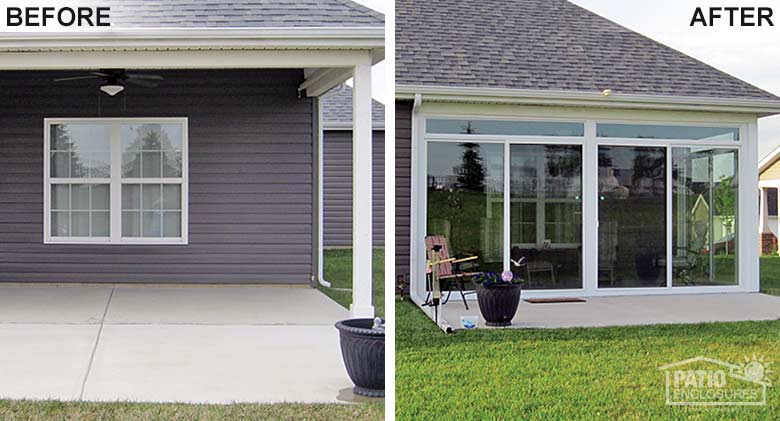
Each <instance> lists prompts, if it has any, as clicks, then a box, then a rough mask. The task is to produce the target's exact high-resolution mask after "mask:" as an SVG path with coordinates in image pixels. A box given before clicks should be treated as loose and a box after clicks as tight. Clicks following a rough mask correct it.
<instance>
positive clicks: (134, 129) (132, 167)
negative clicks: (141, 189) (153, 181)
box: [122, 124, 183, 178]
mask: <svg viewBox="0 0 780 421" xmlns="http://www.w3.org/2000/svg"><path fill="white" fill-rule="evenodd" d="M182 136H183V134H182V126H181V125H180V124H133V125H123V126H122V162H123V176H124V177H145V178H157V177H176V178H179V177H181V168H182V165H181V161H182Z"/></svg>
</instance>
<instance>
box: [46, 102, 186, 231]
mask: <svg viewBox="0 0 780 421" xmlns="http://www.w3.org/2000/svg"><path fill="white" fill-rule="evenodd" d="M141 123H145V124H178V125H181V127H182V177H181V178H122V139H121V125H122V124H141ZM43 124H44V148H43V149H44V155H43V160H44V176H43V184H44V185H43V196H44V212H43V213H44V215H43V226H44V233H43V242H44V244H109V245H111V244H135V245H142V244H170V245H187V244H188V243H189V133H188V126H189V124H188V119H187V118H186V117H165V118H160V117H150V118H142V117H133V118H46V119H44V123H43ZM56 124H100V125H107V126H110V127H111V131H110V144H111V146H110V154H111V155H110V160H111V174H110V177H109V178H57V179H54V178H51V160H50V152H51V138H50V136H51V126H52V125H56ZM57 184H64V185H70V184H108V185H109V186H110V189H109V194H110V197H109V203H110V208H109V211H110V236H109V237H56V236H52V235H51V213H52V209H51V186H52V185H57ZM124 184H175V185H180V186H181V194H182V197H181V237H176V238H173V237H162V238H150V237H132V238H129V237H123V236H122V190H121V189H122V186H123V185H124Z"/></svg>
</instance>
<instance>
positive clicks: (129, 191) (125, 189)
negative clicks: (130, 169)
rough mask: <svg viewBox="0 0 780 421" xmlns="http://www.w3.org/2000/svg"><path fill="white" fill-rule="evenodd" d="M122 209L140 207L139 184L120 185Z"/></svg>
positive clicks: (138, 208)
mask: <svg viewBox="0 0 780 421" xmlns="http://www.w3.org/2000/svg"><path fill="white" fill-rule="evenodd" d="M122 209H137V210H140V209H141V185H140V184H123V185H122Z"/></svg>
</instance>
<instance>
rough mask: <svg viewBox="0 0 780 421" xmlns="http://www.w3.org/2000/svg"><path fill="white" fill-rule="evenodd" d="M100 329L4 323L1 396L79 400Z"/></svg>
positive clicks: (0, 335) (0, 332)
mask: <svg viewBox="0 0 780 421" xmlns="http://www.w3.org/2000/svg"><path fill="white" fill-rule="evenodd" d="M99 328H100V326H99V325H63V324H60V325H42V324H22V323H19V324H0V355H2V358H0V397H1V398H8V399H58V400H74V399H78V398H79V395H80V393H81V385H82V382H83V381H84V376H85V375H86V372H87V367H88V366H89V359H90V356H91V355H92V349H93V347H94V345H95V339H96V338H97V334H98V329H99Z"/></svg>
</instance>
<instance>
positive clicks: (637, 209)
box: [419, 117, 745, 295]
mask: <svg viewBox="0 0 780 421" xmlns="http://www.w3.org/2000/svg"><path fill="white" fill-rule="evenodd" d="M744 130H745V128H744V127H742V126H740V125H727V124H724V125H706V126H705V125H693V124H692V125H680V124H674V125H671V124H670V125H666V124H634V123H626V122H618V123H616V122H599V121H560V122H555V121H515V120H467V119H458V118H447V117H441V118H439V117H436V118H434V117H429V118H427V119H425V120H424V131H425V142H424V145H425V147H424V148H423V149H424V151H421V153H424V158H423V159H421V160H420V161H419V162H421V164H422V165H424V167H425V168H424V171H423V174H425V175H426V183H425V188H423V189H420V194H421V195H424V198H423V197H421V198H420V199H421V200H420V203H422V204H424V214H425V223H424V230H425V235H441V236H444V237H445V238H447V240H448V242H449V251H450V254H451V255H453V256H477V257H478V258H477V260H476V267H477V268H478V269H477V270H479V271H495V272H498V271H505V270H511V271H512V272H513V273H515V275H516V276H519V277H521V278H523V279H524V281H525V288H526V289H527V290H534V291H537V290H538V291H539V293H540V294H542V295H544V294H545V293H546V292H549V293H551V294H566V293H578V294H581V293H583V292H586V293H593V294H600V293H604V294H610V293H622V292H640V293H641V292H643V291H646V292H663V290H666V291H668V292H671V291H672V290H674V289H676V290H679V289H680V288H690V287H732V288H734V287H737V286H738V285H739V276H738V256H739V253H740V247H739V240H738V235H737V234H738V227H739V222H740V218H739V202H740V199H739V197H740V185H739V178H740V177H739V175H740V174H739V168H740V159H741V154H740V149H741V148H742V142H741V136H744V134H743V132H744ZM588 215H591V216H590V217H588ZM589 220H590V221H594V222H595V223H590V224H589V223H587V221H589Z"/></svg>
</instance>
